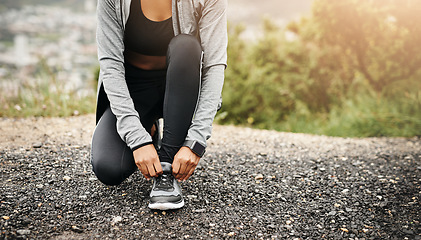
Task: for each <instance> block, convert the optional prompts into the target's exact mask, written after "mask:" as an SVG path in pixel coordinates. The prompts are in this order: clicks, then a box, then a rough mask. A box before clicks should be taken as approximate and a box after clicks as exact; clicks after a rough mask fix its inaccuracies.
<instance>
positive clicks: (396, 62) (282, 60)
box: [217, 0, 421, 136]
mask: <svg viewBox="0 0 421 240" xmlns="http://www.w3.org/2000/svg"><path fill="white" fill-rule="evenodd" d="M420 10H421V7H420V6H419V5H418V4H416V3H415V2H414V1H410V0H404V1H398V0H391V1H387V2H385V1H381V0H373V1H357V0H341V1H329V0H315V1H314V5H313V9H312V13H311V15H310V16H308V17H306V18H302V19H301V20H299V21H296V22H292V23H290V24H289V25H288V26H287V27H286V28H285V29H281V28H279V27H277V26H276V25H274V24H273V23H271V21H270V20H265V21H264V22H263V31H264V34H263V37H261V38H260V39H259V40H258V41H257V42H247V41H245V40H243V39H242V38H241V37H240V35H241V31H242V30H243V28H242V27H238V26H237V27H230V29H229V33H230V42H229V47H228V54H229V55H228V65H229V68H228V69H227V70H226V80H225V86H224V90H223V100H224V104H223V108H222V109H221V111H220V112H219V113H218V116H217V120H218V121H219V122H220V123H232V124H241V125H246V126H252V127H258V128H269V129H276V130H282V131H293V132H309V133H315V134H326V135H335V136H415V135H421V125H420V120H421V99H420V95H421V81H420V78H421V45H420V44H419V42H421V28H420V27H419V24H416V23H417V22H421V15H420V14H417V13H419V12H420ZM287 32H288V33H289V34H290V35H291V33H293V34H294V35H295V39H293V40H291V39H287V38H286V37H285V34H286V33H287Z"/></svg>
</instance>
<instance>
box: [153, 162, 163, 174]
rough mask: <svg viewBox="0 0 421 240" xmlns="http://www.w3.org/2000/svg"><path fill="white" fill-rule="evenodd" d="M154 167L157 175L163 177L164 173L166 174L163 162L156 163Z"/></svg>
mask: <svg viewBox="0 0 421 240" xmlns="http://www.w3.org/2000/svg"><path fill="white" fill-rule="evenodd" d="M154 167H155V172H156V174H157V175H161V174H162V173H164V171H162V166H161V162H159V160H156V161H155V163H154Z"/></svg>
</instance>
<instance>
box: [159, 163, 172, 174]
mask: <svg viewBox="0 0 421 240" xmlns="http://www.w3.org/2000/svg"><path fill="white" fill-rule="evenodd" d="M161 166H162V171H163V172H164V173H172V168H171V163H168V162H161Z"/></svg>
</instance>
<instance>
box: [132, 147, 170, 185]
mask: <svg viewBox="0 0 421 240" xmlns="http://www.w3.org/2000/svg"><path fill="white" fill-rule="evenodd" d="M133 156H134V160H135V163H136V166H137V168H139V170H140V171H141V172H142V174H143V176H144V177H145V178H146V180H150V179H151V177H158V175H160V174H162V173H163V172H162V167H161V162H160V161H159V157H158V153H157V152H156V150H155V147H154V146H153V144H148V145H145V146H143V147H141V148H138V149H136V150H134V151H133Z"/></svg>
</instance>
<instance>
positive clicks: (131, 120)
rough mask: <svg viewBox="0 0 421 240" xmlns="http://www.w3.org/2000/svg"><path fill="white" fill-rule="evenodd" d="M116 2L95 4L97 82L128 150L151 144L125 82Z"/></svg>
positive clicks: (122, 47) (122, 32) (121, 33)
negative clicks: (98, 69)
mask: <svg viewBox="0 0 421 240" xmlns="http://www.w3.org/2000/svg"><path fill="white" fill-rule="evenodd" d="M118 2H119V1H117V0H98V6H97V20H98V23H97V36H96V37H97V45H98V60H99V65H100V80H101V81H102V83H103V86H104V90H105V92H106V94H107V97H108V99H109V101H110V107H111V111H112V112H113V114H114V115H115V116H116V117H117V132H118V134H119V135H120V137H121V139H122V140H123V141H124V142H125V143H126V144H127V146H129V147H130V148H131V149H132V150H134V149H136V148H138V147H140V146H143V145H146V144H148V143H151V142H152V138H151V136H150V135H149V133H148V132H147V131H146V130H145V128H144V127H143V126H142V124H141V122H140V117H139V114H138V112H137V111H136V110H135V107H134V103H133V100H132V98H131V97H130V93H129V90H128V87H127V84H126V80H125V70H124V55H123V52H124V42H123V37H124V26H123V22H122V18H121V14H119V13H120V4H118Z"/></svg>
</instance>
